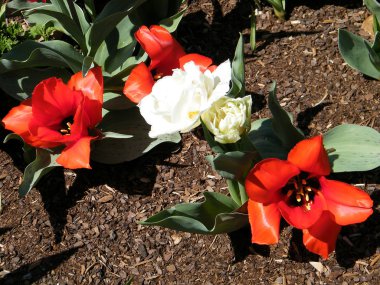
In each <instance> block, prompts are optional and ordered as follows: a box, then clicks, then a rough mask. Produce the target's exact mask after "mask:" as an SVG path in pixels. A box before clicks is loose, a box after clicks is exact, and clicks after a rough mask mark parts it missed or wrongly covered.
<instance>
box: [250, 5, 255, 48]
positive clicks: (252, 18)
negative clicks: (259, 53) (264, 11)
mask: <svg viewBox="0 0 380 285" xmlns="http://www.w3.org/2000/svg"><path fill="white" fill-rule="evenodd" d="M249 43H250V45H251V49H252V51H254V50H255V49H256V14H255V9H254V8H253V7H252V12H251V34H250V35H249Z"/></svg>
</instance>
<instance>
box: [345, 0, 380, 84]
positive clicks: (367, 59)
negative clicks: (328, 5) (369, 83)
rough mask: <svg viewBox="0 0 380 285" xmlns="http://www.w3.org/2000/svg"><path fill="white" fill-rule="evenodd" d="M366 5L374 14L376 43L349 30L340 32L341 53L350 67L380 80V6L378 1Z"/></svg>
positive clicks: (372, 0)
mask: <svg viewBox="0 0 380 285" xmlns="http://www.w3.org/2000/svg"><path fill="white" fill-rule="evenodd" d="M364 4H365V5H366V6H367V8H368V9H369V10H370V11H371V13H372V14H373V31H374V33H375V39H374V42H373V43H372V44H371V43H370V42H368V41H367V40H365V39H363V38H362V37H360V36H358V35H355V34H353V33H351V32H349V31H347V30H339V34H338V43H339V51H340V54H341V55H342V57H343V59H344V60H345V62H346V63H347V64H348V65H349V66H351V67H352V68H354V69H356V70H358V71H359V72H361V73H363V74H365V75H367V76H369V77H372V78H374V79H377V80H380V32H379V27H380V24H379V19H380V4H379V3H378V2H377V1H376V0H364Z"/></svg>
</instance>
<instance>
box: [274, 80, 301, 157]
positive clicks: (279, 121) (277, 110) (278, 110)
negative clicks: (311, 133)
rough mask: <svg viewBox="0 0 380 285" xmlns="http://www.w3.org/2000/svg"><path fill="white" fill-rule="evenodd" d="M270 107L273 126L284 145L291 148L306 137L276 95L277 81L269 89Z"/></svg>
mask: <svg viewBox="0 0 380 285" xmlns="http://www.w3.org/2000/svg"><path fill="white" fill-rule="evenodd" d="M268 107H269V109H270V111H271V113H272V116H273V118H272V127H273V130H274V132H275V134H276V136H277V137H278V138H279V139H280V140H281V142H282V145H283V146H284V147H285V148H286V149H288V150H290V149H291V148H293V146H294V145H295V144H296V143H298V142H299V141H301V140H302V139H303V138H304V135H303V134H302V133H301V132H300V131H299V130H298V129H297V128H296V127H295V126H294V125H293V123H292V121H291V119H290V117H289V115H288V113H287V112H286V111H285V110H284V109H282V107H281V106H280V104H279V103H278V100H277V96H276V82H274V83H273V84H272V86H271V89H270V91H269V97H268Z"/></svg>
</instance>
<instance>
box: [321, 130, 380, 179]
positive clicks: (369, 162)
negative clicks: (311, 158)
mask: <svg viewBox="0 0 380 285" xmlns="http://www.w3.org/2000/svg"><path fill="white" fill-rule="evenodd" d="M323 143H324V146H325V148H326V149H327V150H330V151H329V159H330V162H331V165H332V168H333V171H334V172H351V171H367V170H372V169H374V168H376V167H379V166H380V133H379V132H378V131H376V130H374V129H372V128H369V127H364V126H359V125H351V124H346V125H340V126H337V127H335V128H333V129H332V130H330V131H328V132H327V133H325V134H324V136H323Z"/></svg>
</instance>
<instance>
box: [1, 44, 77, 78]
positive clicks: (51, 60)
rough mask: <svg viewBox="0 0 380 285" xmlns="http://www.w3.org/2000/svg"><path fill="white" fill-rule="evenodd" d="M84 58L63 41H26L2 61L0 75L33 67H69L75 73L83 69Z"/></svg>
mask: <svg viewBox="0 0 380 285" xmlns="http://www.w3.org/2000/svg"><path fill="white" fill-rule="evenodd" d="M82 62H83V56H82V55H81V54H80V53H78V51H76V50H75V49H74V47H73V46H71V45H70V44H68V43H66V42H63V41H57V40H55V41H47V42H41V43H39V42H35V41H25V42H23V43H21V44H19V45H17V46H16V47H14V48H13V49H12V50H11V51H10V52H8V53H6V54H3V56H2V57H1V59H0V74H3V73H5V72H8V71H13V70H18V69H23V68H31V67H45V66H49V67H60V68H62V67H69V68H70V69H71V70H72V71H73V73H76V72H78V71H80V70H81V69H82Z"/></svg>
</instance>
